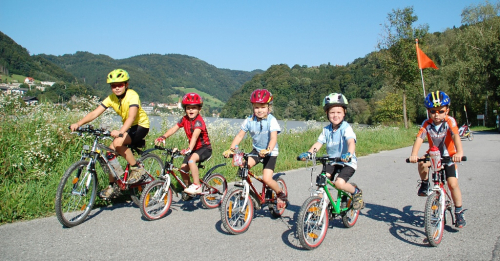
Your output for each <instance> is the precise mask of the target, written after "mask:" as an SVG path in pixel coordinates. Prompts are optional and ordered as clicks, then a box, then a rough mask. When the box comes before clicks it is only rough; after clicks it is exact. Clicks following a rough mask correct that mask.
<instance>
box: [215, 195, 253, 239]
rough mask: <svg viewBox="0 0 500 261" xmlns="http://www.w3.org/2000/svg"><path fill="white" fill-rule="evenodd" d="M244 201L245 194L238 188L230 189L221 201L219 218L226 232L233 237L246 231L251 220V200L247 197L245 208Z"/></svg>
mask: <svg viewBox="0 0 500 261" xmlns="http://www.w3.org/2000/svg"><path fill="white" fill-rule="evenodd" d="M244 201H245V193H244V190H243V189H242V188H240V187H233V188H231V189H230V190H229V191H228V192H227V194H226V196H224V199H223V200H222V205H221V212H220V218H221V221H222V224H223V225H224V228H225V229H226V230H227V232H229V233H231V234H233V235H236V234H241V233H243V232H245V231H247V230H248V227H249V226H250V223H251V222H252V219H253V213H254V208H253V202H252V199H251V198H250V197H249V196H248V197H247V204H246V206H245V208H243V203H244Z"/></svg>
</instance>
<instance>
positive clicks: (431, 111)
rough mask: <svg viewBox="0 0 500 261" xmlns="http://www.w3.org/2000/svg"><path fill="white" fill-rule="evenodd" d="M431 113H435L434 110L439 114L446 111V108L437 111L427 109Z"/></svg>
mask: <svg viewBox="0 0 500 261" xmlns="http://www.w3.org/2000/svg"><path fill="white" fill-rule="evenodd" d="M429 111H430V113H431V114H436V112H438V113H439V114H443V113H445V112H446V110H440V111H437V110H429Z"/></svg>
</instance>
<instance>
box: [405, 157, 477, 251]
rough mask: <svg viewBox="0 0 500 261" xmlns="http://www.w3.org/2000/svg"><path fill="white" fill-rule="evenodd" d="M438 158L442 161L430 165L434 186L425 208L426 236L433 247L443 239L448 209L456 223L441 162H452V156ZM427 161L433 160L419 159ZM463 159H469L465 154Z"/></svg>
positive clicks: (428, 158)
mask: <svg viewBox="0 0 500 261" xmlns="http://www.w3.org/2000/svg"><path fill="white" fill-rule="evenodd" d="M438 152H439V151H438ZM427 156H428V155H427ZM438 158H440V159H441V161H440V163H436V164H431V166H430V167H429V171H430V173H432V181H433V183H434V186H433V187H432V193H430V194H429V195H428V196H427V200H426V202H425V210H424V227H425V236H426V237H427V241H428V242H429V244H430V245H431V246H433V247H436V246H438V245H439V243H441V240H442V239H443V233H444V226H445V224H446V223H447V221H446V210H448V211H449V213H450V216H451V223H452V225H455V216H454V215H453V212H452V210H453V207H454V204H453V200H452V198H451V194H450V191H449V188H448V186H445V184H446V174H445V171H444V169H443V168H441V164H447V163H450V162H452V158H451V157H447V156H443V157H441V155H439V157H438ZM427 161H431V158H430V157H425V158H423V159H418V161H417V162H427ZM462 161H467V157H465V156H463V157H462ZM406 162H407V163H410V159H406Z"/></svg>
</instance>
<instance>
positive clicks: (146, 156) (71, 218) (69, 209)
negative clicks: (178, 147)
mask: <svg viewBox="0 0 500 261" xmlns="http://www.w3.org/2000/svg"><path fill="white" fill-rule="evenodd" d="M76 133H77V135H78V136H80V137H83V138H85V137H86V136H87V135H88V136H90V137H92V139H93V142H92V145H91V146H89V145H87V144H85V145H83V148H82V152H81V157H80V160H79V161H77V162H75V163H73V164H72V165H71V166H70V167H69V168H68V169H67V170H66V172H65V173H64V175H63V176H62V178H61V181H60V182H59V186H58V187H57V193H56V201H55V210H56V216H57V219H58V220H59V222H60V223H61V224H62V225H64V226H66V227H73V226H76V225H79V224H81V223H82V222H83V221H84V220H85V219H86V218H87V216H88V215H89V213H90V211H91V210H92V207H93V206H94V203H95V201H96V195H97V189H98V187H97V186H98V183H99V182H98V174H97V169H96V165H97V163H98V164H99V165H100V166H101V168H102V170H103V172H104V173H106V174H109V173H111V174H112V175H113V176H114V177H115V179H116V183H115V184H116V186H117V187H118V188H119V189H120V191H125V190H128V191H129V192H130V197H131V198H132V201H133V202H134V204H136V205H138V206H139V198H140V194H141V192H142V189H143V188H144V186H145V185H146V184H148V183H149V182H151V181H152V180H154V179H155V177H156V176H159V175H160V171H161V170H162V168H163V165H162V162H161V159H160V158H159V157H158V156H157V155H154V154H150V153H147V152H145V153H142V151H141V149H140V148H138V147H137V146H129V147H130V149H131V150H132V151H133V152H134V153H135V154H138V155H141V153H142V156H141V158H140V159H139V160H138V161H137V162H138V163H139V164H142V165H143V166H144V168H145V170H146V173H147V177H143V179H142V180H141V181H140V182H138V183H135V184H130V185H129V184H127V182H126V180H127V178H128V174H129V168H130V165H129V164H127V166H126V168H125V172H124V173H123V176H122V177H120V176H121V174H122V173H116V171H115V169H114V168H113V167H112V166H111V165H110V163H109V161H108V159H107V158H106V155H105V154H106V152H111V153H115V151H114V150H112V149H111V148H109V147H108V146H106V145H104V144H102V143H101V140H107V139H108V140H113V139H112V138H111V132H110V131H107V130H104V129H94V128H93V127H92V126H90V125H86V126H84V127H80V128H78V130H77V131H76ZM117 155H118V154H117Z"/></svg>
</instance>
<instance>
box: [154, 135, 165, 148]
mask: <svg viewBox="0 0 500 261" xmlns="http://www.w3.org/2000/svg"><path fill="white" fill-rule="evenodd" d="M165 139H167V138H165V136H160V137H158V138H156V140H155V145H157V146H161V145H162V144H163V146H165Z"/></svg>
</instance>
